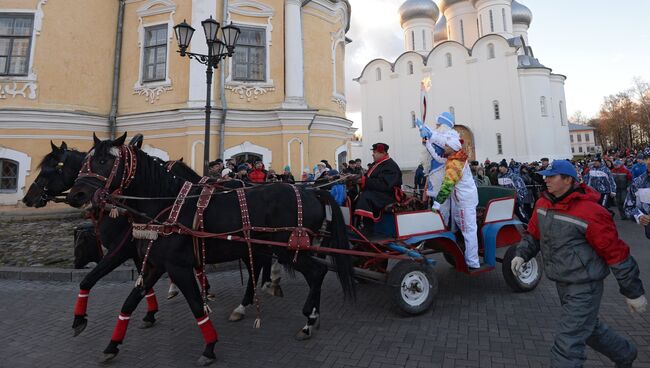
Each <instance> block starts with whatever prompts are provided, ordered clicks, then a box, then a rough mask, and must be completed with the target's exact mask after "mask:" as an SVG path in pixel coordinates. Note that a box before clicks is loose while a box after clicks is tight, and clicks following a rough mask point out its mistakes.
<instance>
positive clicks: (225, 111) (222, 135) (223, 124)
mask: <svg viewBox="0 0 650 368" xmlns="http://www.w3.org/2000/svg"><path fill="white" fill-rule="evenodd" d="M222 14H223V16H222V18H223V21H222V22H221V24H223V25H225V24H226V20H227V19H226V18H227V17H228V0H223V13H222ZM225 70H226V59H223V64H222V65H221V70H220V71H219V77H220V79H221V81H220V82H219V84H220V87H221V92H220V96H221V123H220V124H219V156H217V157H219V158H221V159H223V160H225V159H226V157H223V153H224V151H225V147H224V145H225V135H226V115H227V114H228V102H227V101H226V72H225Z"/></svg>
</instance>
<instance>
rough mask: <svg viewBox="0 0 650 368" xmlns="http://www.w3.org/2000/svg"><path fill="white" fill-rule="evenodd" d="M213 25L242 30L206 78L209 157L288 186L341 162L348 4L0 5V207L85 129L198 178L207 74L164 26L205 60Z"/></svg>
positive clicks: (52, 0) (74, 0) (88, 135)
mask: <svg viewBox="0 0 650 368" xmlns="http://www.w3.org/2000/svg"><path fill="white" fill-rule="evenodd" d="M210 16H212V17H214V19H216V20H217V21H219V22H220V23H221V24H222V25H223V24H230V23H232V24H234V25H237V26H238V27H240V28H241V30H242V33H241V36H240V39H239V42H238V45H237V47H236V49H235V55H234V56H233V57H232V58H228V59H225V60H224V61H222V63H221V64H220V69H219V70H216V71H215V75H214V78H213V90H212V96H213V98H212V106H213V110H212V117H211V132H210V133H211V134H210V148H211V150H210V159H215V158H217V157H218V156H220V155H221V156H222V157H224V158H229V157H236V158H238V159H239V160H242V159H245V158H250V157H259V158H261V159H262V161H263V162H264V163H265V165H266V166H267V167H272V168H274V169H276V170H282V168H283V167H284V166H285V165H290V166H291V168H292V171H293V173H294V175H296V176H298V177H299V176H300V173H301V172H302V171H303V170H309V168H310V167H313V166H314V164H315V163H316V162H318V161H320V160H321V159H327V160H328V161H329V162H331V163H339V161H342V160H344V159H345V157H346V153H347V152H349V149H350V138H351V137H352V134H353V132H354V128H352V122H351V121H349V120H347V119H346V118H345V104H346V100H345V90H344V85H345V83H344V81H345V76H344V63H345V47H346V44H347V43H348V42H349V39H347V38H346V36H345V35H346V32H347V31H348V28H349V25H350V4H349V2H348V0H0V168H1V171H0V204H5V205H6V204H16V202H17V201H18V200H19V199H20V198H22V196H23V195H24V193H25V190H26V188H27V187H28V186H29V185H30V184H31V182H32V181H33V180H34V177H35V176H36V174H37V173H36V166H37V165H38V163H39V162H40V160H41V158H42V157H43V156H44V155H45V154H47V153H48V152H50V144H49V141H50V140H53V141H54V143H56V144H57V145H58V144H60V143H61V141H65V142H66V143H67V144H68V146H69V147H76V148H77V149H79V150H81V151H86V150H88V149H90V148H91V145H92V133H93V132H95V133H97V135H98V136H99V137H100V138H108V137H111V136H116V135H121V134H122V133H124V132H128V133H129V135H130V136H131V135H133V134H135V133H143V134H144V136H145V142H144V143H145V144H144V149H145V151H147V152H149V153H152V154H155V155H157V156H159V157H161V158H163V159H175V158H180V157H183V158H184V159H185V162H187V163H188V164H190V165H191V166H192V167H193V168H194V169H196V170H197V171H199V172H201V171H202V166H203V149H204V146H203V144H204V126H205V125H204V124H205V112H204V108H205V99H206V93H207V92H206V74H205V72H206V67H205V66H204V65H202V64H200V63H198V62H196V61H193V60H189V59H188V58H184V57H180V56H179V54H178V53H177V49H178V47H177V44H176V40H175V37H174V30H173V26H174V25H176V24H178V23H180V22H182V21H183V20H186V21H187V23H190V24H191V25H192V26H193V27H194V28H195V29H196V33H195V34H194V38H193V41H192V43H191V45H190V49H189V51H191V52H195V53H206V52H207V51H206V50H207V46H206V43H205V38H204V35H203V28H202V27H201V21H203V20H204V19H206V18H208V17H210ZM120 38H121V42H120ZM222 70H223V72H222ZM233 71H234V72H233ZM224 112H225V114H224ZM224 115H225V125H223V126H222V124H221V123H222V121H224V120H222V119H223V118H224ZM222 128H223V129H222ZM221 132H223V135H222V136H221V134H220V133H221ZM221 142H223V144H222V145H221V144H220V143H221Z"/></svg>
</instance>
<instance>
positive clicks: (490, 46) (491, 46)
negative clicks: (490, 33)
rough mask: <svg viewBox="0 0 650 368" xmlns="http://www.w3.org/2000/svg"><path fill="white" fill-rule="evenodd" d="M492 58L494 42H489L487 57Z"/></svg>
mask: <svg viewBox="0 0 650 368" xmlns="http://www.w3.org/2000/svg"><path fill="white" fill-rule="evenodd" d="M494 58H495V53H494V44H492V43H489V44H488V59H494Z"/></svg>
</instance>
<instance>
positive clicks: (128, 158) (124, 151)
mask: <svg viewBox="0 0 650 368" xmlns="http://www.w3.org/2000/svg"><path fill="white" fill-rule="evenodd" d="M93 157H94V151H91V152H89V153H88V155H87V156H86V158H85V160H84V163H83V165H82V166H81V170H79V176H78V177H77V179H76V180H75V182H76V181H81V180H84V179H85V178H93V179H97V180H99V181H100V182H103V183H104V185H103V187H101V186H96V185H94V184H93V183H91V182H88V181H86V183H88V184H89V185H93V186H96V187H97V189H100V192H103V193H104V194H108V193H109V192H110V187H111V183H112V182H113V179H115V175H117V171H118V169H119V167H120V163H121V162H122V159H124V170H123V173H122V179H121V180H120V186H119V187H118V188H117V189H115V190H114V191H113V192H111V193H110V194H111V195H113V194H118V195H119V194H122V192H123V191H124V190H125V189H127V188H128V187H129V185H130V184H131V182H132V181H133V178H134V176H135V170H136V168H137V165H138V161H137V159H136V155H135V150H134V149H133V147H132V146H120V147H118V153H117V156H116V157H115V160H114V161H113V167H112V168H111V173H110V174H109V175H108V177H105V176H103V175H100V174H97V173H94V172H93V171H92V169H91V163H92V160H93Z"/></svg>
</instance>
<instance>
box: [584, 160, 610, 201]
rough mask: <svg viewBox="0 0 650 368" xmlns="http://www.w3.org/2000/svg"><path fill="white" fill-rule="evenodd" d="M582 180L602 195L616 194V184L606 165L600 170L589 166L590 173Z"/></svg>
mask: <svg viewBox="0 0 650 368" xmlns="http://www.w3.org/2000/svg"><path fill="white" fill-rule="evenodd" d="M582 179H583V181H584V183H585V184H587V185H588V186H590V187H592V188H594V189H596V191H597V192H598V193H600V194H609V193H616V182H615V181H614V177H613V176H612V172H611V171H609V169H608V168H607V167H606V166H605V165H602V166H600V167H598V168H596V167H593V166H589V172H588V173H587V174H586V175H585V176H584V177H583V178H582Z"/></svg>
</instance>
